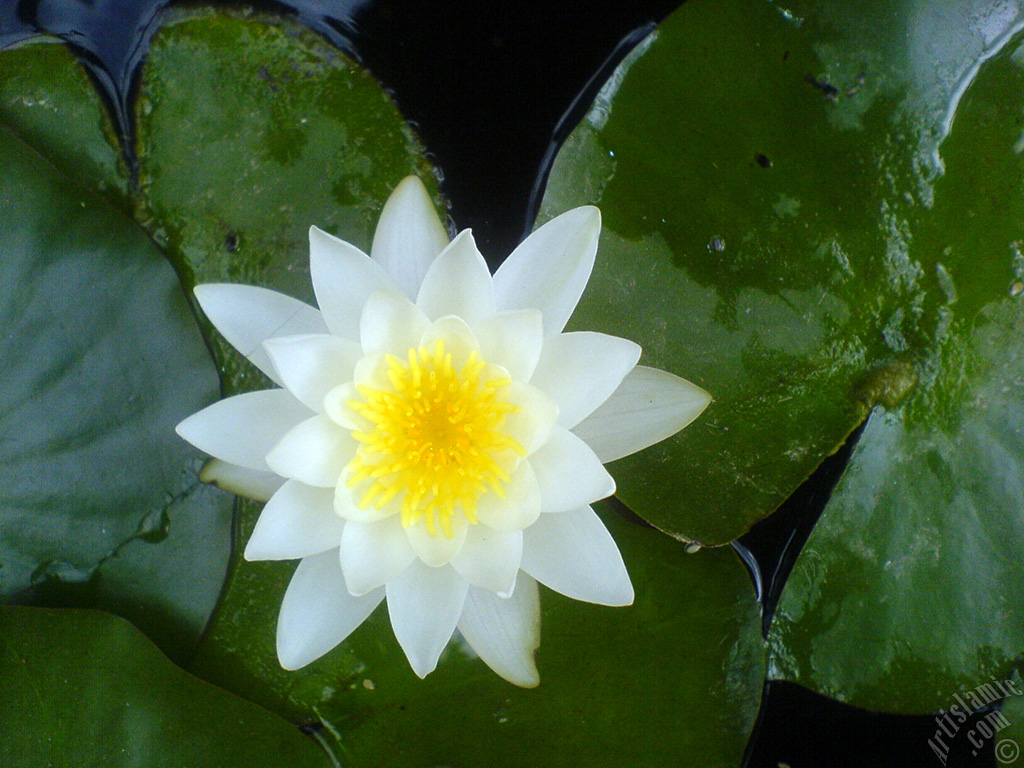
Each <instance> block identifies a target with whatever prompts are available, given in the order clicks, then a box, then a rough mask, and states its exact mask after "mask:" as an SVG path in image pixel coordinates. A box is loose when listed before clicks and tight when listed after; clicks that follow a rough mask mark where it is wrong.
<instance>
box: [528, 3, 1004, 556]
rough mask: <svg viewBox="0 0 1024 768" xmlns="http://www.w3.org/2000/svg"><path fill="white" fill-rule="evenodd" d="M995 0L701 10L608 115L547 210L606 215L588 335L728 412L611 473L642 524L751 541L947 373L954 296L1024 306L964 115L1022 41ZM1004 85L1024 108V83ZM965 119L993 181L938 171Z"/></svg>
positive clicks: (986, 154) (578, 147) (972, 302)
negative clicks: (849, 441)
mask: <svg viewBox="0 0 1024 768" xmlns="http://www.w3.org/2000/svg"><path fill="white" fill-rule="evenodd" d="M996 5H999V4H996V3H987V4H986V3H983V2H980V1H979V2H974V3H971V9H967V8H965V7H962V4H957V5H955V6H954V5H951V4H949V3H936V4H930V5H929V8H928V9H927V12H925V11H920V9H919V4H917V3H914V2H910V1H909V0H906V1H904V2H896V3H892V2H885V3H871V4H868V5H865V4H857V5H856V6H852V5H844V4H842V3H834V2H823V1H822V0H804V1H802V2H795V3H787V4H785V6H782V5H778V4H773V3H769V2H744V1H741V0H725V1H723V2H711V1H710V0H693V1H692V2H688V3H686V4H684V5H683V6H682V7H681V8H680V9H679V10H678V11H676V12H675V13H674V14H673V15H672V16H670V17H669V18H668V19H667V20H666V21H665V23H664V24H663V25H662V26H661V27H660V28H659V29H658V31H657V32H656V33H655V35H654V37H653V38H651V39H649V40H648V41H647V42H645V43H644V44H642V45H641V47H640V49H639V50H638V51H637V52H635V55H634V56H633V57H632V58H631V59H629V60H628V61H626V62H625V63H624V64H623V65H622V66H620V68H619V69H618V70H617V72H616V73H615V74H614V75H613V77H612V78H611V79H610V80H609V82H608V84H607V85H606V86H605V89H604V90H603V91H602V93H601V94H600V95H599V96H598V97H597V99H596V101H595V103H594V105H593V107H592V109H591V111H590V113H589V114H588V115H587V116H586V118H585V119H584V120H583V122H582V123H581V125H580V126H579V127H578V128H577V129H576V131H575V132H574V133H573V134H572V136H571V137H570V139H569V140H568V142H567V143H566V145H565V146H564V147H563V148H562V150H561V152H560V154H559V156H558V158H557V160H556V162H555V165H554V168H553V170H552V173H551V176H550V180H549V184H548V188H547V193H546V197H545V201H544V204H543V210H542V218H545V217H548V216H551V215H553V214H555V213H558V212H559V211H561V210H564V209H565V208H568V207H570V206H572V205H578V204H582V203H596V204H597V205H599V206H600V207H601V210H602V212H603V214H604V219H605V227H604V235H603V239H602V241H601V245H600V250H599V252H598V261H597V267H596V268H595V274H594V277H593V278H592V280H591V283H590V286H589V287H588V291H587V293H586V294H585V295H584V298H583V301H582V303H581V305H580V308H579V309H578V310H577V312H576V315H575V317H574V320H573V323H574V324H575V325H577V327H581V328H582V327H588V328H598V329H602V330H607V331H609V332H612V333H617V334H619V335H625V336H628V337H630V338H633V339H635V340H637V341H639V342H640V343H641V344H642V345H643V347H644V362H646V363H647V364H651V365H654V366H657V367H661V368H665V369H667V370H670V371H672V372H674V373H677V374H679V375H681V376H684V377H686V378H689V379H691V380H693V381H694V382H696V383H698V384H700V385H701V386H703V387H705V388H706V389H707V390H708V391H710V392H711V394H712V395H713V396H714V398H715V401H714V402H713V403H712V405H711V406H710V407H709V409H708V411H707V412H706V413H705V414H704V415H703V416H702V417H701V418H700V419H699V420H698V421H697V422H695V423H694V424H693V425H691V426H690V427H688V428H687V429H686V430H684V431H683V432H682V433H680V434H679V435H678V436H676V437H675V438H673V439H672V440H669V441H665V442H663V443H661V444H659V445H658V446H655V447H653V448H651V449H648V450H647V451H644V452H641V453H640V454H637V455H635V456H633V457H628V458H626V459H623V460H621V461H620V462H618V463H617V464H616V465H614V466H613V467H612V472H613V473H614V474H615V475H616V477H617V478H618V480H619V495H620V497H621V498H622V499H623V501H624V502H625V503H626V504H627V505H629V506H630V507H631V508H632V509H634V510H635V511H636V512H637V513H638V514H640V515H641V516H642V517H644V518H645V519H647V520H648V521H650V522H651V523H653V524H654V525H656V526H657V527H659V528H661V529H662V530H664V531H667V532H668V533H671V534H673V535H676V536H679V537H682V538H685V539H691V540H696V541H699V542H702V543H704V544H722V543H724V542H727V541H729V540H731V539H732V538H734V537H735V536H737V535H739V534H741V533H743V532H744V531H745V530H746V529H747V528H748V527H749V526H750V525H751V524H752V523H753V522H755V521H756V520H758V519H760V518H762V517H764V516H765V515H767V514H768V513H770V512H771V511H772V510H773V509H775V508H776V507H777V506H778V504H779V503H780V502H781V501H782V500H784V499H785V498H786V497H787V496H788V495H789V494H790V493H791V492H792V491H793V490H794V489H795V488H796V487H797V486H798V485H799V483H800V482H802V481H803V480H804V479H805V478H806V477H807V476H808V475H809V474H810V473H811V471H812V470H813V469H814V468H815V467H816V466H817V465H818V464H819V463H820V462H821V460H822V459H823V458H824V457H825V456H827V455H829V454H830V453H832V452H833V451H834V450H835V449H836V447H837V446H838V445H840V444H841V443H842V441H843V439H844V438H845V437H846V436H847V435H848V434H849V433H850V431H851V430H852V429H853V428H854V427H855V426H856V425H857V424H858V423H859V422H860V421H861V420H862V419H863V418H864V417H865V415H866V414H867V413H868V412H869V411H870V409H871V407H872V406H874V405H875V404H878V403H882V404H887V405H889V406H893V405H895V404H897V403H898V402H899V401H900V400H901V399H902V398H903V397H904V396H905V395H906V393H907V392H908V391H909V390H910V389H911V388H912V387H913V386H914V384H915V382H918V383H919V385H920V383H921V382H925V383H926V382H928V381H929V380H930V378H931V377H933V376H934V375H936V370H937V367H938V366H941V358H942V356H943V352H942V348H943V345H944V343H945V339H946V334H947V328H946V324H947V322H948V321H947V320H946V319H945V317H946V312H947V311H948V306H949V305H950V304H951V302H952V301H953V300H954V299H957V300H958V301H959V303H958V305H957V313H958V315H962V316H969V315H970V313H971V312H976V311H978V309H979V308H980V306H981V305H982V304H983V303H984V302H985V301H988V300H989V299H990V298H991V297H992V296H993V295H1005V293H1006V290H1007V287H1008V285H1009V284H1010V282H1011V281H1012V279H1013V275H1014V268H1015V267H1014V265H1015V263H1016V262H1015V259H1016V258H1017V257H1016V256H1015V253H1016V252H1015V250H1014V248H1013V245H1012V244H1013V243H1014V242H1016V240H1017V238H1019V237H1020V235H1021V233H1020V232H1019V231H1018V230H1019V229H1020V221H1021V217H1020V216H1019V214H1018V208H1019V206H1018V204H1017V202H1016V200H1014V201H1013V202H1008V201H1007V199H1006V197H1005V194H1006V188H1005V184H1006V183H1008V179H1009V177H1008V176H1007V174H1006V173H1001V174H1000V175H999V177H998V178H988V177H987V175H986V173H987V169H988V167H989V165H990V164H991V163H997V162H1004V161H1005V159H1006V157H1005V152H1006V146H1005V144H1004V143H1002V142H1003V139H1004V138H1005V137H1004V136H1002V135H1000V136H998V137H997V136H996V135H995V134H994V133H992V132H991V131H990V130H989V129H988V128H987V127H986V120H987V118H986V117H985V116H984V115H981V114H977V113H976V114H973V115H971V116H965V115H964V114H961V113H963V108H962V107H963V105H961V110H960V112H959V113H958V112H956V105H957V103H958V100H959V99H960V97H961V95H962V88H961V86H962V85H963V83H964V82H969V80H970V77H971V76H972V74H971V73H972V72H975V71H976V66H975V67H974V69H972V66H973V65H976V64H977V63H978V62H979V61H980V60H982V59H984V58H986V57H988V56H990V55H991V54H992V52H993V51H995V50H998V46H1000V45H1002V44H1004V43H1005V40H1006V39H1007V38H1008V36H1009V35H1011V33H1012V31H1013V29H1015V28H1014V27H1013V23H1015V18H1016V17H1015V16H1014V14H1012V13H1009V12H1007V13H1004V14H1003V16H999V15H998V14H996V13H995V12H994V11H993V10H992V9H993V8H995V6H996ZM1003 5H1005V4H1002V5H1000V7H1002V6H1003ZM933 6H934V7H933ZM986 9H987V11H986ZM968 10H970V11H971V12H970V13H968ZM954 22H957V23H959V24H960V26H961V27H966V29H961V30H959V31H957V28H956V24H954ZM915 25H916V26H915ZM940 34H941V35H946V36H948V37H949V39H950V40H951V41H952V42H951V43H950V45H949V46H946V45H938V44H934V45H933V43H932V39H933V38H934V37H935V36H936V35H940ZM943 39H945V38H943ZM908 40H909V42H908ZM954 43H955V44H954ZM964 78H967V80H966V81H965V80H964ZM993 87H995V88H997V89H998V90H999V92H1000V94H1001V95H1002V96H1003V97H1005V98H1006V100H1007V104H1009V105H1013V106H1012V107H1007V109H1010V110H1011V111H1012V110H1014V109H1016V110H1018V111H1019V106H1020V104H1021V99H1020V90H1019V86H1018V85H1017V84H1016V80H1012V81H1008V82H1006V83H1002V84H1001V85H1000V84H996V83H994V84H993ZM947 107H950V108H952V109H953V112H952V113H950V112H949V111H948V109H946V108H947ZM952 114H955V115H956V128H959V127H960V123H961V122H962V121H965V120H966V121H968V122H971V123H972V125H973V128H974V129H976V134H977V135H976V138H977V140H978V141H979V142H980V143H978V144H976V145H973V146H971V151H972V153H973V156H974V157H975V158H976V160H977V163H976V164H975V165H973V166H971V165H964V164H958V165H956V166H955V167H954V166H953V165H952V164H950V163H949V162H948V161H949V158H947V157H946V154H947V153H946V149H945V147H944V146H943V148H942V152H941V154H940V153H939V145H940V144H941V143H942V140H943V139H944V137H945V135H946V133H947V132H948V129H949V124H950V122H951V121H952V117H951V115H952ZM1018 133H1019V132H1018ZM1017 138H1019V137H1018V136H1015V137H1014V140H1016V139H1017ZM995 152H998V153H1000V154H999V155H998V157H997V156H996V155H995V154H993V153H995ZM943 163H945V167H944V175H943ZM940 183H941V184H942V185H944V189H943V192H942V194H941V195H940V193H939V190H938V185H939V184H940ZM940 198H941V199H940ZM975 214H976V215H975ZM966 259H970V266H969V268H968V267H967V266H966V265H965V266H964V270H965V272H964V275H965V276H966V274H967V271H968V270H969V274H970V279H971V281H970V283H968V281H967V280H966V279H961V275H960V274H953V270H954V269H955V268H956V267H957V265H959V264H961V263H962V262H964V261H965V260H966ZM951 280H952V281H953V283H955V291H956V296H953V295H951V294H950V287H951V283H950V281H951ZM957 297H958V298H957Z"/></svg>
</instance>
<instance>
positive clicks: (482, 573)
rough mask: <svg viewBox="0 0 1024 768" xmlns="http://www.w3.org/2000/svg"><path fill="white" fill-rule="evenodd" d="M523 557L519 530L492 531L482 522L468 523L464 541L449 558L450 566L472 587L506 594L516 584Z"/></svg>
mask: <svg viewBox="0 0 1024 768" xmlns="http://www.w3.org/2000/svg"><path fill="white" fill-rule="evenodd" d="M522 557H523V532H522V531H495V530H492V529H491V528H488V527H487V526H485V525H471V526H470V527H469V530H468V531H467V532H466V543H465V544H463V545H462V549H460V550H459V553H458V554H457V555H456V556H455V557H453V558H452V568H454V569H455V570H456V571H458V572H459V573H460V574H462V576H463V577H465V579H466V581H468V582H469V583H470V584H472V585H473V586H476V587H481V588H483V589H487V590H490V591H491V592H495V593H496V594H497V595H498V596H499V597H508V596H509V595H511V594H512V591H513V589H514V588H515V586H516V574H517V573H518V572H519V561H520V560H522Z"/></svg>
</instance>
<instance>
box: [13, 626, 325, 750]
mask: <svg viewBox="0 0 1024 768" xmlns="http://www.w3.org/2000/svg"><path fill="white" fill-rule="evenodd" d="M0 677H2V678H3V681H4V698H5V699H6V701H5V704H4V706H3V707H2V708H0V763H2V764H3V765H5V766H10V767H11V768H20V767H21V766H26V767H27V766H38V765H76V766H79V765H81V766H86V765H102V766H105V767H106V766H109V768H143V767H144V768H172V767H175V768H176V767H178V766H182V765H187V766H189V767H190V768H203V767H206V766H208V767H209V768H220V767H221V766H226V765H247V766H257V767H258V766H266V768H271V766H273V767H274V768H278V767H279V766H282V765H296V766H298V765H301V766H310V768H312V767H313V766H325V767H326V766H328V765H329V762H328V758H327V756H326V755H325V754H324V752H323V751H322V750H321V749H320V747H319V746H318V745H317V744H316V743H315V742H314V741H313V740H311V739H310V738H308V737H306V736H303V735H302V734H301V733H300V732H299V731H298V730H297V729H296V728H294V727H293V726H292V725H290V724H289V723H286V722H285V721H283V720H281V719H280V718H277V717H275V716H274V715H272V714H270V713H269V712H267V711H266V710H264V709H261V708H259V707H257V706H255V705H253V704H250V703H249V702H246V701H243V700H242V699H239V698H237V697H236V696H232V695H231V694H229V693H226V692H225V691H222V690H220V689H219V688H216V687H214V686H212V685H210V684H208V683H204V682H202V681H200V680H197V679H196V678H194V677H192V676H191V675H188V674H187V673H185V672H183V671H182V670H180V669H178V668H177V667H175V666H174V665H173V664H171V663H170V662H169V661H168V660H167V658H166V657H165V656H163V655H162V654H161V653H160V651H159V650H157V648H156V647H155V646H154V645H153V644H152V643H151V642H150V641H149V640H148V639H146V637H144V636H143V635H142V634H141V633H140V632H139V631H138V630H137V629H135V628H134V627H133V626H132V625H131V624H129V623H128V622H126V621H124V620H122V619H119V618H117V617H114V616H111V615H109V614H104V613H100V612H98V611H79V610H60V611H56V610H42V609H38V608H13V607H9V606H8V607H0Z"/></svg>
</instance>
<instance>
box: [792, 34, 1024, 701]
mask: <svg viewBox="0 0 1024 768" xmlns="http://www.w3.org/2000/svg"><path fill="white" fill-rule="evenodd" d="M949 34H953V33H952V32H951V33H949ZM998 42H999V44H1000V45H1001V44H1002V42H1005V41H998ZM1018 46H1019V40H1017V39H1015V38H1014V39H1011V44H1009V45H1006V46H1005V47H1003V49H1002V51H1001V52H998V53H994V55H992V56H990V57H989V60H988V61H987V62H986V63H984V64H983V65H982V66H981V67H980V68H979V69H977V70H975V71H973V72H971V73H970V77H969V78H968V79H967V80H965V81H964V92H963V93H962V94H957V98H958V104H957V105H956V106H957V109H956V111H955V121H952V118H951V122H952V126H951V128H950V130H949V133H948V136H947V137H946V138H945V139H944V141H943V142H942V144H941V145H940V147H939V148H940V150H941V157H942V160H943V162H944V164H945V175H944V176H942V177H941V178H939V179H938V180H937V181H936V182H935V183H934V185H933V193H934V198H933V201H932V207H931V210H930V211H929V218H928V219H927V221H923V222H922V225H921V226H920V227H919V228H918V232H919V235H918V238H917V241H916V242H915V243H914V248H921V249H922V250H924V249H927V250H931V251H933V252H938V253H941V254H942V263H943V267H944V269H943V272H944V275H945V278H944V279H945V281H946V289H947V295H948V302H947V304H946V306H944V307H943V308H942V309H941V311H940V318H941V327H940V332H939V333H937V340H938V346H937V351H936V354H935V355H934V356H932V357H930V358H929V359H928V361H927V362H928V367H926V368H925V369H924V374H923V375H922V376H921V377H920V381H919V383H918V386H917V388H916V389H915V390H914V392H913V393H912V394H911V396H910V397H908V398H907V400H906V402H905V403H904V404H903V406H902V407H901V408H899V409H896V410H891V411H889V412H885V413H883V412H878V413H876V414H874V415H873V416H872V417H871V420H870V422H869V423H868V426H867V428H866V430H865V432H864V434H863V436H862V438H861V441H860V443H859V445H858V446H857V448H856V450H855V451H854V453H853V456H852V458H851V462H850V465H849V467H848V469H847V472H846V474H845V475H844V477H843V478H842V479H841V481H840V483H839V485H838V486H837V488H836V490H835V493H834V495H833V497H832V499H831V501H830V502H829V504H828V506H827V507H826V508H825V511H824V513H823V515H822V517H821V520H820V521H819V523H818V525H817V527H816V528H815V530H814V532H813V533H812V535H811V537H810V539H809V540H808V542H807V545H806V547H805V549H804V551H803V553H802V554H801V556H800V558H799V559H798V561H797V563H796V566H795V568H794V571H793V573H792V575H791V576H790V580H789V583H788V585H787V587H786V590H785V592H784V593H783V598H782V600H781V602H780V605H779V608H778V612H777V615H776V618H775V623H774V625H773V629H772V647H773V651H774V654H775V663H774V668H773V675H775V676H778V677H786V678H788V679H792V680H796V681H798V682H801V683H803V684H804V685H807V686H808V687H811V688H814V689H816V690H819V691H821V692H823V693H827V694H829V695H831V696H834V697H836V698H839V699H842V700H844V701H848V702H850V703H854V704H858V705H860V706H865V707H869V708H873V709H883V710H895V711H919V712H927V711H929V710H933V709H937V708H938V707H941V706H945V705H946V702H948V700H949V698H950V696H951V695H952V694H953V693H954V692H956V691H958V690H961V689H964V688H969V687H971V686H973V685H975V684H977V683H978V682H979V681H980V682H984V681H985V680H986V679H987V677H988V675H990V674H999V673H1000V671H1001V670H1005V668H1006V667H1007V666H1008V665H1009V664H1010V662H1012V661H1013V660H1014V659H1015V658H1016V657H1017V656H1018V655H1020V654H1021V653H1024V562H1022V560H1021V552H1022V551H1024V305H1022V304H1021V301H1022V298H1021V296H1020V295H1019V294H1020V293H1021V291H1024V283H1020V282H1019V281H1020V279H1021V274H1022V269H1024V256H1022V255H1021V251H1020V248H1021V243H1024V161H1022V159H1021V157H1020V154H1019V152H1020V147H1021V144H1020V141H1021V135H1022V134H1021V122H1020V120H1021V118H1020V116H1021V113H1022V110H1024V68H1022V64H1024V48H1020V47H1018ZM922 218H923V217H922Z"/></svg>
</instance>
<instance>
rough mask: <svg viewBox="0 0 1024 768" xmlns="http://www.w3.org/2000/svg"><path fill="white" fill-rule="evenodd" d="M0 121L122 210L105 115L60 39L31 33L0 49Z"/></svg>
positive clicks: (117, 163) (120, 179) (117, 164)
mask: <svg viewBox="0 0 1024 768" xmlns="http://www.w3.org/2000/svg"><path fill="white" fill-rule="evenodd" d="M0 124H3V125H5V126H7V127H8V128H9V129H10V130H11V131H13V132H14V133H15V134H17V135H18V137H19V138H21V139H22V140H23V141H25V142H26V143H27V144H29V145H30V146H32V147H33V148H34V149H35V150H36V151H37V152H39V153H40V154H41V155H43V156H44V157H46V158H47V159H48V160H49V161H50V162H51V163H53V164H54V165H55V166H56V167H57V168H58V169H60V170H61V171H62V172H63V173H64V174H66V175H67V176H69V177H70V178H72V179H74V180H76V181H78V182H79V183H80V184H82V185H83V186H86V187H88V188H89V189H92V190H93V191H95V192H97V193H99V194H100V195H101V196H103V197H105V198H106V199H107V200H108V202H110V203H112V204H113V205H115V206H116V207H118V208H120V209H121V210H124V211H128V210H130V208H131V203H130V201H129V199H128V180H127V179H128V176H127V172H126V170H125V167H124V162H123V156H122V154H121V151H120V149H119V147H118V144H117V137H116V133H115V130H114V125H113V122H112V121H111V119H110V115H109V113H108V112H107V110H106V109H105V108H104V105H103V101H102V99H101V98H100V94H99V93H98V92H97V91H96V88H95V86H94V85H93V83H92V81H91V80H90V79H89V75H88V74H87V73H86V71H85V68H84V67H83V66H82V65H81V64H80V63H79V62H78V60H77V59H76V58H75V56H74V55H73V54H72V53H71V51H69V50H68V48H67V46H65V45H64V44H63V43H62V42H61V41H60V40H58V39H57V38H55V37H49V36H43V35H39V36H34V37H31V38H29V39H27V40H24V41H22V42H21V43H19V44H18V45H17V46H14V47H11V48H8V49H5V50H3V51H0Z"/></svg>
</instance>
